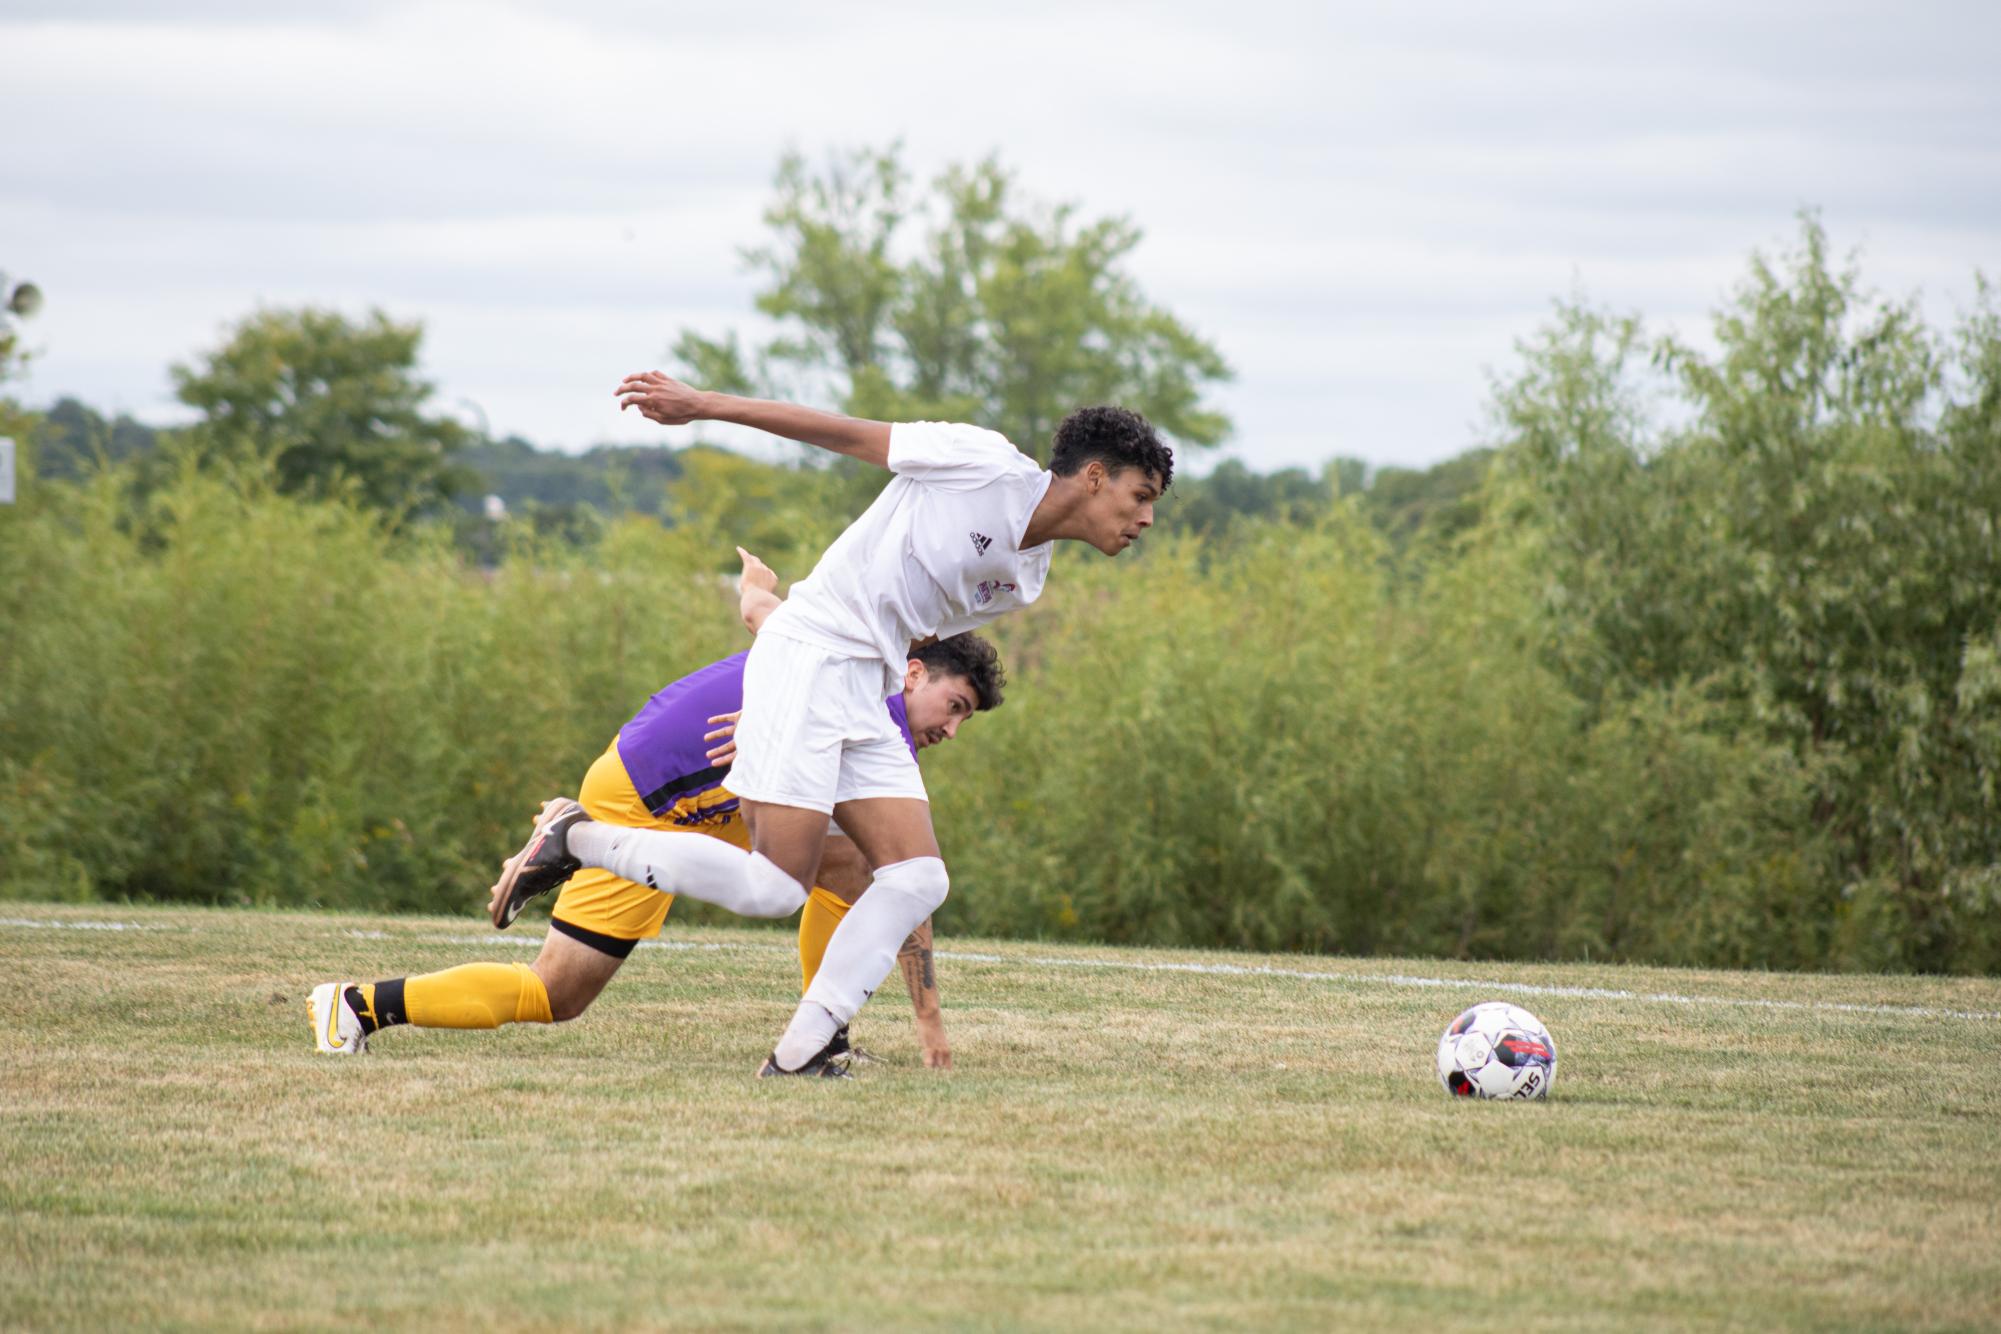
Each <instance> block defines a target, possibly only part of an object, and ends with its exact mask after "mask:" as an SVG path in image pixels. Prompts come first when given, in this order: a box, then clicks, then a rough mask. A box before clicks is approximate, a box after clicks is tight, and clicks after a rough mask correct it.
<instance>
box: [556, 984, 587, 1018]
mask: <svg viewBox="0 0 2001 1334" xmlns="http://www.w3.org/2000/svg"><path fill="white" fill-rule="evenodd" d="M597 998H598V996H597V992H596V991H594V990H593V991H585V990H581V989H578V988H575V987H565V986H562V985H560V984H558V985H556V986H552V987H550V988H549V1018H550V1020H551V1022H554V1023H558V1024H566V1023H568V1022H569V1021H570V1020H572V1019H575V1018H576V1017H577V1016H578V1015H580V1014H582V1013H583V1012H584V1011H585V1010H588V1009H590V1008H591V1002H592V1001H594V1000H596V999H597Z"/></svg>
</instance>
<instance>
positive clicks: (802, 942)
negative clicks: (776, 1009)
mask: <svg viewBox="0 0 2001 1334" xmlns="http://www.w3.org/2000/svg"><path fill="white" fill-rule="evenodd" d="M853 906H854V905H853V904H851V903H849V902H848V901H847V900H846V899H844V898H842V897H841V896H840V895H839V894H835V893H832V892H831V891H829V890H824V889H821V888H820V887H819V886H817V885H816V886H814V888H813V892H812V893H811V894H808V895H807V896H806V906H805V908H804V909H802V910H801V911H800V913H799V976H800V977H802V978H804V979H805V980H804V981H803V982H801V983H800V984H799V990H801V991H802V992H803V991H804V990H806V988H807V987H810V986H812V985H813V975H814V974H815V973H817V972H819V971H820V960H822V959H824V958H826V957H827V942H828V941H829V940H830V939H832V938H833V935H834V928H835V927H837V926H839V925H840V924H841V919H842V918H843V917H846V916H847V915H848V909H849V908H851V907H853Z"/></svg>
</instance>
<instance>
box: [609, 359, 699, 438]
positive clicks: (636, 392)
mask: <svg viewBox="0 0 2001 1334" xmlns="http://www.w3.org/2000/svg"><path fill="white" fill-rule="evenodd" d="M618 407H619V411H621V412H623V411H624V410H625V409H627V408H638V409H639V415H640V416H642V417H644V418H646V419H647V420H648V421H656V422H659V423H660V424H661V425H662V426H685V425H687V424H688V423H689V422H691V421H699V420H701V417H702V391H701V390H699V389H691V388H689V387H688V386H687V385H685V384H682V383H681V382H680V381H679V380H676V379H673V378H671V377H669V376H666V375H662V374H661V373H660V372H659V371H641V372H640V373H639V374H637V375H628V376H626V377H625V378H624V379H623V380H621V381H619V385H618Z"/></svg>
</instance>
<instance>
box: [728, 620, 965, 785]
mask: <svg viewBox="0 0 2001 1334" xmlns="http://www.w3.org/2000/svg"><path fill="white" fill-rule="evenodd" d="M723 781H724V783H725V784H726V785H727V786H728V787H729V790H730V791H732V792H734V793H736V795H737V796H739V797H741V798H743V799H744V800H746V801H765V802H771V803H772V804H774V805H778V806H797V807H800V808H802V809H805V810H815V811H821V812H824V813H826V814H829V815H831V814H832V813H833V810H834V807H835V806H837V805H839V804H840V803H841V802H844V801H861V800H864V799H867V798H870V797H908V798H911V799H912V800H915V801H928V800H929V798H928V797H927V796H926V795H925V793H924V779H923V777H922V775H920V774H919V773H918V772H917V758H916V757H915V756H914V755H912V754H911V753H910V745H909V743H908V742H906V741H905V740H904V739H903V733H902V732H901V731H900V730H898V728H897V726H896V721H895V719H893V718H891V717H890V716H889V706H888V705H887V704H886V703H885V702H884V700H883V697H882V664H881V663H879V662H877V661H876V660H875V659H873V658H854V657H849V656H847V655H846V654H841V653H835V652H833V651H831V650H829V649H823V648H820V647H819V646H818V645H815V644H806V643H801V642H800V641H799V640H796V639H787V638H785V637H784V636H783V635H777V634H773V633H771V631H770V630H769V629H766V631H765V632H764V633H763V634H761V635H759V636H758V637H757V640H756V642H754V643H753V644H752V645H751V646H750V658H749V660H748V661H747V662H745V663H744V667H743V717H741V718H739V719H738V720H737V725H736V759H735V760H733V761H731V763H730V774H729V777H728V778H726V779H724V780H723Z"/></svg>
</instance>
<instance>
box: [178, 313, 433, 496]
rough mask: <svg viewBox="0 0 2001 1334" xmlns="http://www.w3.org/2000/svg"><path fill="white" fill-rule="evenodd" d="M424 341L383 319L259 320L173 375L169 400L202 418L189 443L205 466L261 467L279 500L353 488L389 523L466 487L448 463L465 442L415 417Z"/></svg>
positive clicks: (421, 390) (426, 391) (417, 330)
mask: <svg viewBox="0 0 2001 1334" xmlns="http://www.w3.org/2000/svg"><path fill="white" fill-rule="evenodd" d="M422 337H423V329H422V326H421V325H417V324H397V323H395V322H393V321H391V320H390V319H389V317H388V316H386V315H384V314H383V313H382V312H381V311H373V312H371V313H370V314H369V316H368V317H367V318H366V319H365V320H361V321H358V322H357V321H351V320H349V319H347V318H346V317H345V316H342V315H340V314H338V313H336V312H333V311H328V310H317V309H310V308H308V309H303V310H265V311H259V312H258V313H257V314H255V315H252V316H250V317H249V318H247V319H245V320H243V321H242V322H241V323H240V324H238V325H237V326H236V327H235V329H234V330H232V331H231V333H230V336H229V339H228V341H227V342H225V343H224V344H223V345H222V346H221V347H219V348H217V349H215V350H214V351H212V352H209V353H207V354H205V355H204V356H203V357H202V359H201V362H200V364H199V365H197V366H193V367H189V366H175V367H174V368H173V377H174V383H175V386H176V393H177V395H178V397H179V398H180V400H181V401H182V402H183V403H186V404H188V405H189V406H190V407H193V408H196V409H198V410H199V411H200V412H201V414H202V420H201V421H200V423H198V424H197V425H196V426H195V427H194V428H193V429H192V430H191V431H190V432H189V441H188V443H189V445H190V447H191V448H192V449H193V450H194V452H195V453H196V454H197V456H198V457H201V458H204V459H213V460H228V461H234V462H238V463H251V464H255V465H263V466H268V467H270V468H271V470H272V472H273V474H274V475H275V478H276V481H277V485H278V487H279V489H280V490H281V491H283V492H286V493H288V494H301V495H308V496H324V495H330V494H334V493H336V492H342V491H345V490H348V489H352V490H353V491H354V492H355V493H356V495H357V496H358V498H359V499H360V500H362V501H363V502H364V503H365V504H367V505H369V506H371V507H373V508H375V509H378V510H382V511H386V512H387V513H389V514H391V515H394V516H397V517H402V516H406V515H409V514H412V513H416V512H419V511H423V510H426V509H430V508H433V507H435V506H437V505H439V504H442V503H443V502H444V501H446V500H447V499H449V498H450V496H451V495H452V494H453V493H454V492H455V491H457V490H458V489H459V488H460V487H461V486H462V485H463V484H464V482H465V480H466V478H465V477H464V475H463V474H462V473H461V472H460V471H459V470H458V469H457V468H456V467H454V464H453V455H454V454H455V453H456V452H457V451H458V450H459V448H460V447H461V446H462V445H463V444H464V443H465V442H466V439H467V436H468V432H467V431H466V430H465V428H464V427H462V426H460V425H459V424H458V423H456V422H453V421H451V420H449V419H447V418H442V417H431V416H426V415H425V413H424V411H423V407H424V402H425V400H426V399H428V398H429V397H430V396H431V392H432V388H431V386H430V385H429V384H428V383H426V382H425V381H423V380H421V379H419V378H418V377H417V376H416V374H415V373H414V372H415V367H416V364H417V347H418V343H419V342H420V341H421V339H422Z"/></svg>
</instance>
